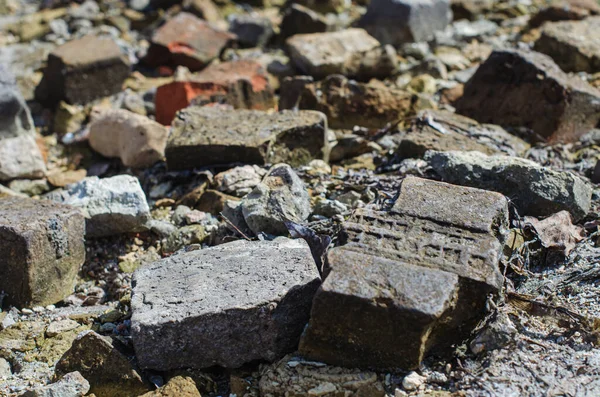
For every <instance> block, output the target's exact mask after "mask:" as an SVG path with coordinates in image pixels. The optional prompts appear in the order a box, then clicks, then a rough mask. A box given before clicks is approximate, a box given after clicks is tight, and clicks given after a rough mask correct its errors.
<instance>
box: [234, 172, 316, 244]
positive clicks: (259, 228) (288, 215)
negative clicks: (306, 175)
mask: <svg viewBox="0 0 600 397" xmlns="http://www.w3.org/2000/svg"><path fill="white" fill-rule="evenodd" d="M242 213H243V214H244V219H245V220H246V223H247V224H248V226H249V227H250V229H251V230H252V231H253V232H254V234H257V235H258V233H260V232H264V233H268V234H274V235H287V233H288V229H287V227H286V225H285V221H292V222H295V223H302V222H303V221H305V220H306V219H307V218H308V216H309V215H310V213H311V208H310V197H309V195H308V192H307V190H306V187H305V186H304V182H302V180H301V179H300V178H299V177H298V175H296V173H295V172H294V170H293V169H292V167H290V166H289V165H287V164H278V165H275V166H273V168H271V169H270V170H269V172H268V173H267V175H266V176H265V178H264V179H263V180H262V182H261V183H259V184H258V185H257V186H256V187H255V188H254V190H252V192H251V193H250V194H248V195H247V196H246V197H244V199H243V200H242Z"/></svg>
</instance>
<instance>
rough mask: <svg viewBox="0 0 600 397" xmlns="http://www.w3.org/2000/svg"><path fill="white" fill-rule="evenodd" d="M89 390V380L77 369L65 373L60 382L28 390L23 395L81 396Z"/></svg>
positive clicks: (25, 396)
mask: <svg viewBox="0 0 600 397" xmlns="http://www.w3.org/2000/svg"><path fill="white" fill-rule="evenodd" d="M89 390H90V384H89V382H88V381H87V380H86V379H85V378H84V377H83V376H81V374H80V373H79V372H77V371H75V372H69V373H68V374H65V375H64V376H63V377H62V378H61V379H60V380H59V381H58V382H55V383H52V384H49V385H47V386H41V387H38V388H36V389H33V390H30V391H27V392H25V393H23V394H21V397H57V396H60V397H81V396H85V395H86V394H87V392H88V391H89Z"/></svg>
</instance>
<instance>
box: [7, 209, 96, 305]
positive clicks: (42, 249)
mask: <svg viewBox="0 0 600 397" xmlns="http://www.w3.org/2000/svg"><path fill="white" fill-rule="evenodd" d="M84 234H85V220H84V218H83V215H82V214H81V213H80V212H79V210H78V209H77V208H73V207H70V206H68V205H62V204H56V203H52V202H48V201H39V200H33V199H29V198H27V199H26V198H4V199H0V274H1V275H2V276H1V277H0V290H1V291H4V293H6V294H7V296H6V298H5V299H4V302H5V303H6V304H10V305H15V306H19V307H23V306H34V305H48V304H53V303H56V302H59V301H61V300H62V299H64V298H66V297H67V296H68V295H70V294H72V293H73V288H74V287H75V276H76V275H77V272H78V271H79V268H80V266H81V265H82V264H83V261H84V260H85V246H84Z"/></svg>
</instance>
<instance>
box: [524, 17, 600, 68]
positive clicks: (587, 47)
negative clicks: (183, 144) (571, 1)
mask: <svg viewBox="0 0 600 397" xmlns="http://www.w3.org/2000/svg"><path fill="white" fill-rule="evenodd" d="M599 31H600V17H592V18H587V19H584V20H583V21H563V22H555V23H547V24H544V26H543V27H542V35H541V37H540V38H539V39H538V40H537V41H536V42H535V50H536V51H539V52H543V53H544V54H548V55H550V56H551V57H552V59H554V62H556V63H557V64H558V66H560V68H561V69H562V70H564V71H566V72H587V73H596V72H600V39H598V32H599Z"/></svg>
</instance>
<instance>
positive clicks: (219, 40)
mask: <svg viewBox="0 0 600 397" xmlns="http://www.w3.org/2000/svg"><path fill="white" fill-rule="evenodd" d="M235 39H236V36H235V35H234V34H232V33H228V32H224V31H220V30H216V29H214V28H212V27H211V26H210V25H209V24H208V23H207V22H206V21H203V20H201V19H199V18H197V17H195V16H194V15H192V14H189V13H187V12H181V13H179V14H178V15H177V16H175V17H174V18H172V19H170V20H169V21H167V22H166V23H165V24H164V25H163V26H161V27H160V28H159V29H158V30H157V31H156V33H155V34H154V36H152V43H151V46H150V48H149V49H148V54H147V55H146V58H145V59H144V62H145V63H147V64H148V65H150V66H159V65H168V66H178V65H181V66H185V67H187V68H188V69H190V70H192V71H195V70H200V69H202V68H204V67H205V66H206V65H208V63H209V62H210V61H212V60H213V59H214V58H216V57H218V56H219V54H220V53H221V51H222V50H223V49H224V48H225V47H227V46H229V45H230V43H231V42H233V41H234V40H235Z"/></svg>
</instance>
